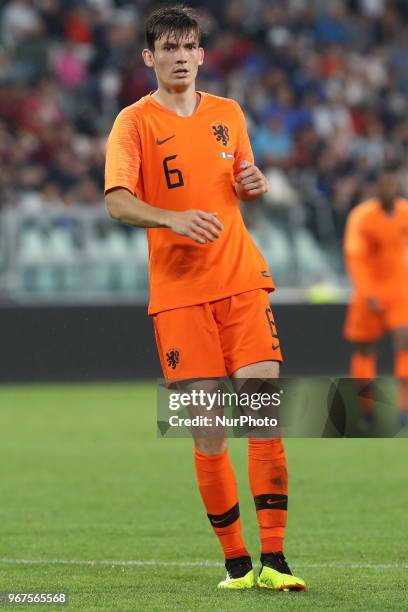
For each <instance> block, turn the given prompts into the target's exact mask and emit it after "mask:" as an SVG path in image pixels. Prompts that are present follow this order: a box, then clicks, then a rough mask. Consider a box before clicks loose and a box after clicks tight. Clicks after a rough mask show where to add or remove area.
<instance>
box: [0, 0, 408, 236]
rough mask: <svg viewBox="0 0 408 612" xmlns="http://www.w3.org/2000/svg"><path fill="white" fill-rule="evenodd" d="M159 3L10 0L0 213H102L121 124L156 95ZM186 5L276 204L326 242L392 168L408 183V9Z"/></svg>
mask: <svg viewBox="0 0 408 612" xmlns="http://www.w3.org/2000/svg"><path fill="white" fill-rule="evenodd" d="M159 4H161V3H160V2H154V3H152V2H149V1H148V0H139V1H135V2H130V1H129V0H127V1H126V0H35V1H34V0H4V1H1V0H0V207H5V206H16V205H20V206H23V207H26V208H27V209H38V208H41V207H46V206H70V205H72V204H81V205H95V206H96V205H101V203H102V200H103V198H102V193H103V167H104V147H105V142H106V136H107V133H108V132H109V130H110V127H111V125H112V122H113V119H114V117H115V116H116V114H117V113H118V112H119V110H120V109H121V108H123V107H124V106H126V105H128V104H131V103H132V102H134V101H136V100H137V99H138V98H140V97H141V96H143V95H145V94H146V93H147V92H149V91H151V90H153V89H154V88H155V80H154V73H153V72H151V71H149V70H148V69H147V68H145V67H144V65H143V62H142V59H141V54H140V50H141V49H142V48H143V46H144V32H143V21H144V17H145V15H146V13H148V12H149V11H150V10H151V9H152V8H153V7H155V6H157V5H159ZM167 4H168V3H167ZM188 4H189V5H191V6H193V7H195V8H196V9H197V10H198V12H199V14H200V18H201V22H202V25H203V27H204V29H205V35H204V38H203V46H204V47H205V50H206V59H205V64H204V66H203V67H202V69H201V73H200V79H199V87H200V88H201V89H204V90H207V91H210V92H212V93H216V94H219V95H223V96H228V97H232V98H235V99H237V100H238V101H239V102H240V103H241V104H242V106H243V107H244V110H245V113H246V116H247V120H248V125H249V129H250V132H251V138H252V143H253V148H254V152H255V156H256V159H257V163H258V165H260V166H261V167H262V168H263V169H264V170H266V171H268V172H270V176H271V179H272V194H271V196H270V197H271V201H273V199H274V198H275V200H277V201H278V202H279V203H281V204H285V205H288V206H291V205H294V206H299V205H300V206H302V207H303V208H304V209H305V210H306V211H308V215H309V213H310V215H309V216H310V219H309V220H310V224H311V226H312V227H313V228H314V229H315V230H316V231H317V229H318V226H319V224H318V217H319V216H320V214H321V211H322V210H324V211H325V214H326V217H325V218H327V219H328V220H329V221H328V223H329V225H330V223H333V225H334V227H335V231H336V232H337V233H338V235H340V234H341V231H342V227H343V224H344V219H345V216H346V214H347V211H348V210H349V209H350V207H352V206H353V205H355V204H356V203H357V202H358V201H360V200H361V199H364V198H366V197H368V196H369V195H370V194H371V192H372V189H373V181H374V179H375V174H376V171H377V170H378V168H379V167H381V165H382V164H383V162H384V161H385V160H387V158H393V159H394V158H396V157H397V158H399V159H401V160H402V161H403V163H405V173H404V175H403V176H404V177H405V181H406V182H407V181H408V166H407V164H406V161H405V160H407V159H408V156H407V153H408V110H407V107H408V105H407V96H408V2H406V1H405V0H330V1H329V2H327V1H325V0H276V1H275V0H230V1H225V2H220V1H219V0H207V1H206V2H203V1H201V2H196V1H195V0H192V1H190V2H188ZM405 187H406V189H407V190H408V184H406V185H405Z"/></svg>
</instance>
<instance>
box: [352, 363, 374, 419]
mask: <svg viewBox="0 0 408 612" xmlns="http://www.w3.org/2000/svg"><path fill="white" fill-rule="evenodd" d="M376 362H377V360H376V358H375V356H374V355H363V354H362V353H354V354H353V355H352V357H351V362H350V376H351V377H352V378H356V379H358V380H357V384H358V386H359V388H360V391H361V393H359V399H360V407H361V411H362V413H363V414H367V415H369V414H372V413H373V396H372V392H373V390H372V385H370V382H371V381H373V380H374V379H375V377H376V375H377V363H376Z"/></svg>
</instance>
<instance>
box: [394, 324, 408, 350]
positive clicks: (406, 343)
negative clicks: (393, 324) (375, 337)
mask: <svg viewBox="0 0 408 612" xmlns="http://www.w3.org/2000/svg"><path fill="white" fill-rule="evenodd" d="M394 346H395V350H396V351H408V327H401V328H400V329H397V330H396V331H395V332H394Z"/></svg>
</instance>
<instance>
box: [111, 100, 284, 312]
mask: <svg viewBox="0 0 408 612" xmlns="http://www.w3.org/2000/svg"><path fill="white" fill-rule="evenodd" d="M200 93H201V99H200V103H199V105H198V107H197V109H196V110H195V112H194V113H193V114H192V115H190V116H188V117H180V116H178V115H177V114H176V113H175V112H173V111H171V110H169V109H166V108H164V107H163V106H161V105H160V104H158V103H157V102H156V101H155V100H154V98H152V96H151V95H147V96H145V97H143V98H141V99H140V100H139V101H138V102H136V103H135V104H132V105H131V106H128V107H127V108H125V109H124V110H122V111H121V112H120V113H119V115H118V117H117V118H116V121H115V123H114V125H113V128H112V131H111V133H110V136H109V139H108V144H107V151H106V169H105V192H107V191H109V190H111V189H113V188H116V187H124V188H126V189H128V190H129V191H130V192H131V193H132V194H133V195H135V196H136V197H137V198H139V199H140V200H143V201H144V202H147V203H148V204H150V205H151V206H157V207H158V208H164V209H169V210H175V211H183V210H188V209H193V208H194V209H200V210H204V211H206V212H217V213H218V218H219V219H220V221H221V222H222V224H223V225H224V230H223V231H222V232H221V234H220V237H219V238H218V239H217V240H216V241H214V242H212V243H207V244H198V243H195V242H194V241H193V240H192V239H191V238H186V237H185V236H179V235H177V234H175V233H174V232H172V231H171V230H169V229H166V228H148V229H147V237H148V243H149V279H150V280H149V285H150V303H149V314H153V313H156V312H160V311H163V310H169V309H172V308H180V307H184V306H192V305H194V304H202V303H206V302H212V301H215V300H218V299H222V298H224V297H228V296H231V295H235V294H239V293H243V292H245V291H250V290H252V289H268V290H269V291H272V290H273V289H274V285H273V281H272V278H271V275H270V273H269V271H268V266H267V264H266V262H265V260H264V258H263V256H262V255H261V253H260V252H259V251H258V249H257V247H256V246H255V244H254V242H253V240H252V238H251V237H250V235H249V233H248V231H247V229H246V227H245V225H244V222H243V219H242V216H241V212H240V209H239V201H238V198H237V196H236V193H235V190H234V175H235V174H238V173H239V172H240V162H241V161H243V160H247V161H249V162H251V163H253V153H252V150H251V145H250V142H249V138H248V133H247V128H246V122H245V118H244V115H243V113H242V111H241V108H240V107H239V105H238V104H237V103H236V102H235V101H233V100H229V99H226V98H221V97H218V96H213V95H210V94H207V93H203V92H200Z"/></svg>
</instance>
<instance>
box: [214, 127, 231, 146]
mask: <svg viewBox="0 0 408 612" xmlns="http://www.w3.org/2000/svg"><path fill="white" fill-rule="evenodd" d="M211 127H212V131H213V134H214V136H215V139H216V141H217V142H220V143H221V144H222V145H224V147H226V146H227V144H228V143H229V129H228V127H227V126H226V125H225V123H213V124H212V126H211Z"/></svg>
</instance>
